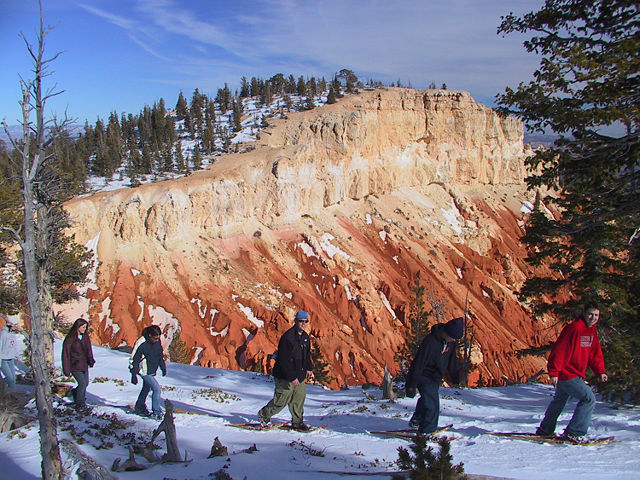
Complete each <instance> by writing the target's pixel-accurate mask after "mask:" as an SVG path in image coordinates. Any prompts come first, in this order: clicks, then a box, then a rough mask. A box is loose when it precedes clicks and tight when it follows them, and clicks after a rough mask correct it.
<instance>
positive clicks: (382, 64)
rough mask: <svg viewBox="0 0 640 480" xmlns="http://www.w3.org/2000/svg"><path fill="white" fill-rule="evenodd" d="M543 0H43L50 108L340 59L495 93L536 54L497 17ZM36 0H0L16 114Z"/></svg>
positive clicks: (2, 112)
mask: <svg viewBox="0 0 640 480" xmlns="http://www.w3.org/2000/svg"><path fill="white" fill-rule="evenodd" d="M542 4H543V1H542V0H514V1H509V0H428V1H426V0H425V1H419V0H393V1H389V0H384V1H378V0H369V1H365V0H336V1H322V0H313V1H312V0H254V1H246V0H233V1H230V0H226V1H221V0H83V1H79V2H77V1H73V0H43V8H44V12H45V15H46V19H45V22H46V24H48V25H52V26H55V28H54V29H53V30H52V31H51V33H50V34H49V36H48V38H47V45H46V48H47V52H48V53H49V54H50V55H53V54H55V53H56V52H59V51H62V52H63V54H62V55H61V56H60V57H59V59H57V60H56V61H55V63H54V64H53V66H52V70H53V71H54V74H53V76H51V77H49V78H48V79H47V85H48V86H52V85H53V84H54V83H55V84H57V86H58V88H59V89H63V90H65V92H64V93H63V94H62V95H60V96H58V97H56V98H55V99H53V100H52V101H51V102H50V104H49V107H50V108H49V111H48V113H49V114H54V113H55V114H57V115H61V114H62V113H64V110H65V108H67V110H68V112H69V115H70V116H72V117H74V118H76V119H77V120H78V121H79V122H80V123H83V122H84V120H85V119H88V120H89V121H90V122H92V123H93V122H95V120H96V118H97V117H98V116H100V117H101V118H105V117H107V116H108V114H109V112H111V111H114V110H115V111H117V112H118V113H120V112H127V113H137V112H139V111H140V110H141V109H142V107H143V106H144V105H151V104H153V102H154V101H156V100H158V99H159V98H160V97H162V98H164V99H165V102H166V103H167V105H169V106H173V105H175V102H176V100H177V97H178V93H179V92H180V90H182V91H183V92H184V94H185V95H186V96H187V98H189V97H190V96H191V93H192V92H193V90H194V89H195V88H198V89H199V90H200V91H201V92H204V93H207V94H211V95H213V96H215V93H216V91H217V89H218V88H220V87H222V86H223V85H224V83H225V82H227V83H229V86H230V87H231V88H237V87H238V86H239V81H240V77H242V76H243V75H244V76H247V77H248V78H251V77H252V76H257V77H262V78H265V79H266V78H269V77H271V76H272V75H274V74H276V73H279V72H282V73H284V74H286V75H288V74H290V73H292V74H294V75H295V76H296V77H297V76H299V75H315V76H318V77H320V76H325V78H327V79H329V78H330V77H331V75H332V74H333V73H334V72H337V71H339V70H340V69H341V68H350V69H352V70H353V71H354V72H355V73H356V74H357V75H358V76H359V77H360V78H362V79H364V80H366V79H369V78H371V79H375V80H380V81H383V82H385V83H389V82H395V81H397V80H398V79H400V80H401V82H402V83H403V84H405V85H406V84H408V83H409V82H410V83H411V85H412V86H413V87H426V86H427V85H428V84H429V83H430V82H432V81H433V82H435V83H436V84H437V85H438V86H440V85H441V84H442V83H443V82H444V83H446V84H447V86H448V88H450V89H461V90H467V91H470V92H471V94H472V95H473V96H474V98H476V100H478V101H482V102H484V103H489V104H490V103H491V102H492V99H493V97H494V96H495V94H497V93H499V92H502V91H503V90H504V88H505V87H506V86H507V85H509V86H516V85H517V84H518V83H519V82H520V81H523V80H528V79H530V78H531V74H532V72H533V71H534V70H535V68H536V66H537V59H536V58H535V57H534V56H533V55H531V54H528V53H526V52H525V50H524V48H523V46H522V40H523V37H520V36H516V35H510V36H508V37H506V38H503V37H501V36H498V35H496V29H497V26H498V25H499V23H500V16H501V15H506V14H508V13H509V12H511V11H513V12H514V13H519V14H520V13H524V12H528V11H531V10H538V9H539V8H540V6H541V5H542ZM37 23H38V4H37V1H36V0H0V44H1V45H2V47H1V52H2V53H0V65H2V69H1V72H0V92H1V95H0V119H2V118H5V119H6V121H7V123H8V124H10V125H11V124H16V123H17V119H18V118H19V116H20V109H19V106H18V104H17V101H18V99H19V98H20V90H19V84H18V80H19V75H22V76H23V77H25V78H28V75H29V72H30V67H31V65H30V64H29V57H28V54H27V51H26V48H25V45H24V42H23V40H22V39H21V38H20V37H19V34H20V32H23V33H24V34H25V35H26V36H27V38H28V39H29V40H30V41H32V42H33V41H35V31H36V27H37Z"/></svg>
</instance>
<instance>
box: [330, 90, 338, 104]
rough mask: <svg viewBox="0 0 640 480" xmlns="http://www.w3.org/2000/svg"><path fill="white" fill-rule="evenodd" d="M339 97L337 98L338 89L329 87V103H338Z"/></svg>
mask: <svg viewBox="0 0 640 480" xmlns="http://www.w3.org/2000/svg"><path fill="white" fill-rule="evenodd" d="M337 101H338V99H337V98H336V91H335V90H334V89H333V87H331V88H329V93H328V95H327V104H329V105H331V104H332V103H336V102H337Z"/></svg>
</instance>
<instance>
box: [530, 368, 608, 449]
mask: <svg viewBox="0 0 640 480" xmlns="http://www.w3.org/2000/svg"><path fill="white" fill-rule="evenodd" d="M569 397H573V398H575V399H576V400H577V401H578V405H577V406H576V409H575V410H574V412H573V417H571V420H570V421H569V424H568V425H567V427H566V428H565V430H564V433H566V434H569V435H574V436H577V437H581V436H582V435H586V434H587V430H589V425H591V415H592V414H593V409H594V408H595V406H596V397H595V395H594V394H593V392H592V391H591V388H589V386H588V385H587V384H586V383H585V382H584V379H582V378H581V377H575V378H572V379H571V380H560V381H558V385H557V386H556V393H555V395H554V396H553V400H551V403H550V404H549V406H548V407H547V411H546V412H545V414H544V419H543V420H542V423H540V430H542V431H543V432H545V433H546V434H548V435H551V434H553V432H555V430H556V422H557V421H558V417H559V416H560V414H561V413H562V410H563V409H564V407H565V405H566V404H567V401H568V400H569Z"/></svg>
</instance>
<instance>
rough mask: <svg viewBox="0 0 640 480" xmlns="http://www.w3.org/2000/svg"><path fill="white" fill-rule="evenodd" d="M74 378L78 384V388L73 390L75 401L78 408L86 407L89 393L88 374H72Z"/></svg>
mask: <svg viewBox="0 0 640 480" xmlns="http://www.w3.org/2000/svg"><path fill="white" fill-rule="evenodd" d="M71 375H73V378H75V379H76V382H78V386H77V387H76V388H74V389H73V400H74V401H75V403H76V405H77V406H78V407H84V405H85V401H86V393H87V384H88V383H89V382H88V379H87V372H71Z"/></svg>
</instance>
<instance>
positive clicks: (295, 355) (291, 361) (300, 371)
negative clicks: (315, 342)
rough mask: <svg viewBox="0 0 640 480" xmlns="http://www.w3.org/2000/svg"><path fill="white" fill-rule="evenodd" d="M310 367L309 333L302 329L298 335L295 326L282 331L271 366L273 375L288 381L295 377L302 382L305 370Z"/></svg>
mask: <svg viewBox="0 0 640 480" xmlns="http://www.w3.org/2000/svg"><path fill="white" fill-rule="evenodd" d="M311 368H312V367H311V342H310V340H309V335H307V333H306V332H304V331H303V332H302V333H301V334H300V335H298V333H296V327H292V328H290V329H289V330H287V331H286V332H284V334H283V335H282V337H281V338H280V342H278V356H277V357H276V364H275V366H274V367H273V376H274V377H276V378H280V379H283V380H287V381H289V382H293V381H294V380H295V379H296V378H297V379H298V380H299V381H300V382H304V379H305V377H306V375H307V370H311Z"/></svg>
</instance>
